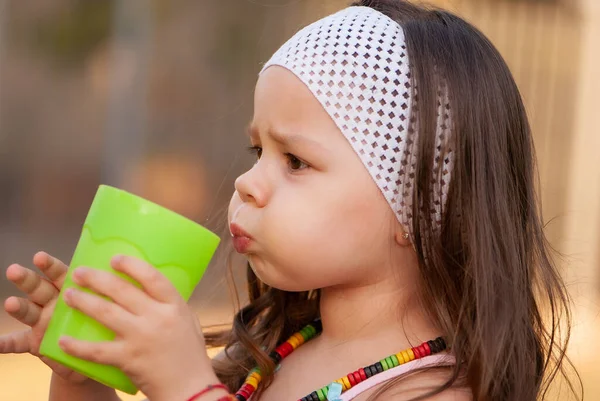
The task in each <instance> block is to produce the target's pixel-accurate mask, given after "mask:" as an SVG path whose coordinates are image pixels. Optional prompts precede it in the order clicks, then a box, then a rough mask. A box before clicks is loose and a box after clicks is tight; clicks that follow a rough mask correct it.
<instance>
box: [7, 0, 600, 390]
mask: <svg viewBox="0 0 600 401" xmlns="http://www.w3.org/2000/svg"><path fill="white" fill-rule="evenodd" d="M430 3H433V4H437V5H440V6H443V7H447V8H449V9H450V10H453V11H455V12H457V13H458V14H459V15H461V16H463V17H465V18H466V19H467V20H469V21H470V22H472V23H473V24H475V25H476V26H477V27H479V28H480V29H481V30H482V31H483V32H484V33H485V34H486V35H488V36H489V37H490V38H491V39H492V41H493V42H494V43H495V44H496V46H497V47H498V48H499V49H500V51H501V52H502V53H503V55H504V57H505V58H506V60H507V61H508V63H509V65H510V67H511V69H512V71H513V73H514V75H515V77H516V80H517V83H518V84H519V86H520V88H521V90H522V94H523V96H524V98H525V102H526V105H527V108H528V112H529V114H530V118H531V122H532V125H533V129H534V133H535V141H536V146H537V152H538V161H539V170H540V175H541V194H542V201H543V205H544V217H545V220H546V221H547V222H548V226H547V230H548V236H549V238H550V240H551V242H552V244H553V245H554V247H555V248H556V249H557V250H559V251H560V252H561V253H562V254H564V259H563V260H562V262H561V266H562V270H563V274H564V275H565V277H566V279H567V281H568V283H569V288H570V290H571V295H572V296H573V300H574V303H575V327H574V333H573V339H572V346H571V348H570V356H571V357H572V359H573V361H574V362H575V364H576V366H577V367H578V369H579V370H580V373H581V375H582V378H583V381H584V386H585V391H586V399H587V400H600V383H599V381H598V380H597V378H598V377H600V363H598V362H600V357H599V355H600V345H599V344H598V341H597V336H595V335H594V334H595V333H597V332H598V331H599V330H600V317H599V313H600V303H599V302H598V301H599V297H598V294H599V289H600V274H599V273H600V272H599V270H600V269H599V264H600V260H599V256H600V254H599V253H598V251H597V249H598V245H600V163H599V162H598V158H599V156H598V153H597V152H598V149H600V128H599V125H598V118H597V115H598V110H597V108H598V101H597V97H598V94H599V93H600V51H599V50H598V49H600V2H599V1H598V0H437V1H430ZM346 4H348V1H346V0H344V1H340V0H219V1H205V0H53V1H51V2H49V1H41V0H28V1H16V0H13V1H11V0H0V266H2V270H4V269H5V267H7V266H9V265H10V264H11V263H15V262H17V263H21V264H25V265H31V264H30V262H31V258H32V256H33V254H34V253H35V252H36V251H38V250H46V251H48V252H50V253H52V254H53V255H56V256H58V257H59V258H61V259H63V260H64V261H66V262H68V261H69V260H70V257H71V254H72V252H73V250H74V248H75V246H76V243H77V239H78V237H79V233H80V230H81V225H82V223H83V220H84V219H85V216H86V212H87V209H88V207H89V204H90V202H91V200H92V198H93V196H94V193H95V191H96V189H97V186H98V185H99V184H100V183H104V184H110V185H115V186H119V187H122V188H124V189H126V190H129V191H131V192H134V193H136V194H139V195H141V196H144V197H146V198H148V199H150V200H153V201H155V202H157V203H159V204H162V205H164V206H167V207H169V208H172V209H173V210H175V211H177V212H179V213H181V214H183V215H185V216H187V217H190V218H192V219H194V220H196V221H199V222H201V223H203V224H205V225H207V226H208V227H209V228H211V229H214V230H218V231H219V232H222V230H223V222H224V215H223V210H224V208H225V207H226V205H227V202H228V199H229V196H230V195H231V193H232V190H233V182H234V179H235V178H236V177H237V175H239V174H240V173H241V172H243V171H244V170H245V169H247V168H248V167H249V166H250V164H251V158H250V156H248V155H246V153H245V152H244V146H246V139H245V138H244V135H243V131H244V127H245V125H246V124H247V122H248V121H249V120H250V118H251V114H252V97H253V87H254V84H255V81H256V78H257V73H258V72H259V70H260V67H261V63H262V62H265V61H266V60H267V59H268V58H269V57H270V55H271V54H272V52H273V51H274V50H276V49H277V48H278V47H279V45H281V44H282V43H283V42H284V41H285V40H286V39H287V38H288V37H290V36H291V35H293V33H294V32H296V31H297V30H298V29H299V28H301V27H302V26H304V25H305V24H307V23H309V22H312V21H314V20H316V19H318V18H320V17H322V16H325V15H327V14H329V13H331V12H334V11H336V10H338V9H340V8H342V7H344V6H345V5H346ZM225 237H226V236H225ZM225 237H224V238H225ZM224 245H225V247H226V244H224ZM225 247H222V249H223V248H225ZM225 257H226V255H217V257H216V258H215V259H214V263H213V264H212V265H211V267H210V268H209V270H208V272H207V273H206V276H205V278H204V279H203V281H202V283H201V284H200V287H199V288H198V290H197V291H196V293H195V294H194V296H193V297H192V300H191V302H192V305H193V306H194V308H195V310H196V311H197V313H198V315H199V317H200V320H201V322H202V324H203V325H213V324H221V323H226V322H228V321H229V320H230V318H231V316H232V314H233V311H234V303H233V302H232V301H231V299H230V292H229V290H228V287H227V284H226V280H225V276H226V268H225V265H224V264H223V263H222V261H223V259H224V258H225ZM234 275H235V272H234ZM240 282H241V280H240ZM243 290H244V288H243V286H240V291H241V292H243ZM16 294H17V292H16V291H14V290H13V288H12V287H11V285H9V283H8V282H7V281H6V278H5V276H4V274H2V275H1V277H0V299H2V300H4V299H5V298H7V297H8V296H10V295H16ZM242 301H243V297H242ZM19 328H21V326H20V325H19V324H17V323H15V322H13V321H11V319H9V318H8V316H6V315H5V314H4V312H2V313H0V334H4V333H7V332H10V331H12V330H15V329H19ZM49 377H50V371H49V370H48V369H47V368H46V367H45V365H43V364H42V363H41V362H38V361H37V360H36V359H35V358H33V357H29V356H26V355H8V356H0V401H32V400H44V399H46V397H47V391H48V385H49ZM594 379H595V380H594ZM140 398H142V397H141V395H138V396H125V395H123V399H125V400H134V399H135V400H138V399H140Z"/></svg>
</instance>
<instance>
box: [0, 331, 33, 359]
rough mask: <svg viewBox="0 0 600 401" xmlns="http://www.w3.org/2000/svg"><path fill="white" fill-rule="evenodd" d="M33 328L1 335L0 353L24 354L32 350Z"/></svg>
mask: <svg viewBox="0 0 600 401" xmlns="http://www.w3.org/2000/svg"><path fill="white" fill-rule="evenodd" d="M30 337H31V329H29V330H24V331H17V332H14V333H10V334H6V335H3V336H0V354H23V353H26V352H30V350H31V347H30V346H29V338H30Z"/></svg>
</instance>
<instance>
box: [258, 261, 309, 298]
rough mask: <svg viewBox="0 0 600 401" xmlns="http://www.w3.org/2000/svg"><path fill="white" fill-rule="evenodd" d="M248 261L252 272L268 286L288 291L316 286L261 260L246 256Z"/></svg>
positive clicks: (303, 289)
mask: <svg viewBox="0 0 600 401" xmlns="http://www.w3.org/2000/svg"><path fill="white" fill-rule="evenodd" d="M248 263H249V264H250V268H251V269H252V271H253V272H254V274H256V277H258V279H259V280H260V281H262V282H263V283H265V284H266V285H268V286H269V287H273V288H276V289H278V290H281V291H288V292H302V291H310V290H313V289H315V288H318V287H313V286H311V285H310V284H311V283H306V282H304V281H303V280H298V278H297V277H293V276H292V275H286V274H285V272H282V271H281V270H278V269H275V268H273V266H272V265H270V264H267V265H265V263H264V262H263V261H256V260H252V259H251V258H248Z"/></svg>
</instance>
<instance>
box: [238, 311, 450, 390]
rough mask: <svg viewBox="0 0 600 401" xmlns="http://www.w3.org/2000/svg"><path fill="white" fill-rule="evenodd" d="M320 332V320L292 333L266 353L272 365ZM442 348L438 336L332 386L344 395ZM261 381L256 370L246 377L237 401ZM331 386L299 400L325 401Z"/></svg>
mask: <svg viewBox="0 0 600 401" xmlns="http://www.w3.org/2000/svg"><path fill="white" fill-rule="evenodd" d="M322 330H323V326H322V324H321V319H317V320H315V321H314V322H312V323H311V324H308V325H306V326H305V327H304V328H303V329H302V330H300V331H298V332H296V333H294V334H293V335H292V336H291V337H290V338H289V339H288V340H287V341H286V342H284V343H283V344H281V345H279V346H278V347H277V348H276V349H275V350H274V351H272V352H271V353H270V354H269V357H270V358H271V359H272V360H273V362H275V364H277V365H278V364H279V363H280V362H281V361H282V360H283V359H284V358H285V357H286V356H288V355H289V354H291V353H292V352H293V351H294V350H295V349H296V348H298V347H299V346H300V345H302V344H304V343H305V342H307V341H309V340H310V339H312V338H313V337H315V336H316V335H318V334H320V333H321V331H322ZM445 349H446V342H445V341H444V339H443V338H442V337H438V338H436V339H435V340H431V341H427V342H424V343H423V344H421V345H419V346H417V347H412V348H408V349H406V350H404V351H400V352H398V353H397V354H393V355H390V356H388V357H386V358H384V359H382V360H380V361H379V362H376V363H374V364H372V365H369V366H366V367H364V368H360V369H359V370H357V371H355V372H352V373H349V374H347V375H346V376H344V377H342V378H341V379H337V380H335V381H334V382H333V383H339V384H340V386H341V388H342V393H343V392H345V391H347V390H349V389H350V388H352V387H354V386H355V385H357V384H358V383H360V382H362V381H364V380H367V379H368V378H369V377H372V376H375V375H376V374H379V373H381V372H384V371H386V370H388V369H391V368H395V367H396V366H399V365H402V364H404V363H407V362H410V361H413V360H415V359H420V358H423V357H426V356H428V355H432V354H436V353H438V352H442V351H444V350H445ZM261 380H262V377H261V373H260V369H259V368H258V367H255V368H254V369H252V370H251V371H250V373H249V374H248V376H247V377H246V380H245V381H244V384H243V385H242V387H240V389H239V390H238V392H237V393H235V398H236V399H237V400H238V401H248V399H249V398H250V396H251V395H252V394H253V393H254V392H255V391H256V388H257V387H258V385H259V383H260V382H261ZM333 383H332V384H333ZM330 386H331V384H330V385H327V386H324V387H322V388H320V389H318V390H315V391H313V392H312V393H310V394H309V395H307V396H305V397H302V398H301V399H299V400H298V401H327V394H328V392H329V387H330Z"/></svg>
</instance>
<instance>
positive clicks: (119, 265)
mask: <svg viewBox="0 0 600 401" xmlns="http://www.w3.org/2000/svg"><path fill="white" fill-rule="evenodd" d="M111 266H112V267H113V269H115V270H117V271H120V272H122V273H125V274H126V275H128V276H129V277H131V278H132V279H134V280H135V281H137V282H138V283H140V285H141V286H142V288H143V289H144V291H146V293H147V294H148V295H150V296H151V297H152V298H154V299H156V300H157V301H160V302H165V303H170V302H173V301H175V300H177V299H179V298H181V296H180V295H179V293H178V292H177V290H176V289H175V287H173V284H171V282H169V280H167V278H166V277H165V276H164V275H163V274H162V273H161V272H160V271H159V270H158V269H156V268H155V267H154V266H152V265H150V264H149V263H146V262H145V261H143V260H141V259H138V258H134V257H131V256H116V257H114V258H113V259H112V260H111Z"/></svg>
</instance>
